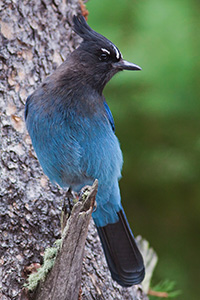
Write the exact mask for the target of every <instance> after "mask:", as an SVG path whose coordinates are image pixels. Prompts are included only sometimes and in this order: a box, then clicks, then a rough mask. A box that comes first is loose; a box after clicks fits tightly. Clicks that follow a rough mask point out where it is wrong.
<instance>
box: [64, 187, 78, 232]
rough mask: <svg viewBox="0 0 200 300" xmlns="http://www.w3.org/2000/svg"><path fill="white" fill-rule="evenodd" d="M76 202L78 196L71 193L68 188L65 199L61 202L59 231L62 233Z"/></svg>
mask: <svg viewBox="0 0 200 300" xmlns="http://www.w3.org/2000/svg"><path fill="white" fill-rule="evenodd" d="M77 201H78V195H77V194H76V193H75V192H73V191H72V190H71V189H70V188H69V189H68V191H67V193H66V198H65V199H64V200H63V204H62V211H61V231H62V232H63V230H64V228H65V226H66V223H67V220H68V219H69V217H70V215H71V212H72V209H73V207H74V204H76V202H77Z"/></svg>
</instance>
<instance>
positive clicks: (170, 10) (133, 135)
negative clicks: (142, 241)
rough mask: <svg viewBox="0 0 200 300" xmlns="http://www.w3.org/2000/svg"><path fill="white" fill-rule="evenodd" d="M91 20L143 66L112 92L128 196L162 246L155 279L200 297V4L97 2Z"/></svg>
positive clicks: (141, 225) (137, 225)
mask: <svg viewBox="0 0 200 300" xmlns="http://www.w3.org/2000/svg"><path fill="white" fill-rule="evenodd" d="M87 8H88V10H89V13H90V14H89V18H88V23H89V24H90V25H91V26H92V27H93V28H94V29H95V30H96V31H98V32H100V33H102V34H103V35H105V36H106V37H108V38H109V39H110V40H112V41H113V42H114V43H115V44H116V45H117V46H118V47H119V49H120V50H121V52H122V53H123V56H124V58H125V59H127V60H130V61H132V62H134V63H136V64H138V65H140V66H141V67H142V68H143V71H142V72H129V71H125V72H123V73H120V74H118V75H116V76H115V77H114V78H113V79H112V80H111V82H110V83H109V84H108V86H107V87H106V89H105V91H104V95H105V96H106V99H107V102H108V104H109V106H110V108H111V110H112V112H113V115H114V119H115V125H116V134H117V136H118V138H119V140H120V143H121V147H122V150H123V154H124V167H123V178H122V180H121V183H120V186H121V194H122V201H123V205H124V207H125V210H126V212H127V216H128V219H129V220H130V223H131V227H132V228H133V231H134V233H135V234H136V235H137V234H141V235H142V236H143V237H145V238H146V239H147V240H148V241H149V242H150V244H151V245H152V246H153V247H154V249H155V250H156V252H157V253H158V256H159V263H158V266H157V268H156V270H155V273H154V278H153V283H158V282H159V281H160V280H163V279H167V278H168V279H171V280H175V281H176V282H177V289H181V290H182V295H180V296H179V297H177V298H176V299H181V300H188V299H190V300H193V299H194V300H195V299H199V294H200V290H199V279H200V259H199V255H200V164H199V161H200V97H199V96H200V82H199V71H200V59H199V54H200V32H199V31H200V30H199V29H200V18H199V10H200V2H199V1H197V0H151V1H149V0H143V1H136V0H124V1H121V0H109V1H107V0H101V1H99V0H90V1H89V2H88V3H87Z"/></svg>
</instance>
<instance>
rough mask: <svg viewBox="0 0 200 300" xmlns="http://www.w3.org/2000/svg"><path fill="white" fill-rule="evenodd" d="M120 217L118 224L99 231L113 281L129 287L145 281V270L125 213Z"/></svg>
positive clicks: (101, 228) (121, 211)
mask: <svg viewBox="0 0 200 300" xmlns="http://www.w3.org/2000/svg"><path fill="white" fill-rule="evenodd" d="M118 216H119V221H118V222H117V223H114V224H108V225H106V226H104V227H97V230H98V234H99V237H100V239H101V243H102V246H103V249H104V253H105V256H106V260H107V263H108V266H109V269H110V272H111V275H112V278H113V280H115V281H117V282H118V283H119V284H120V285H121V286H125V287H129V286H132V285H135V284H139V283H140V282H141V281H142V280H143V279H144V275H145V269H144V263H143V258H142V255H141V253H140V251H139V249H138V247H137V244H136V241H135V239H134V237H133V234H132V232H131V229H130V227H129V224H128V221H127V219H126V216H125V213H124V211H123V210H120V211H119V212H118Z"/></svg>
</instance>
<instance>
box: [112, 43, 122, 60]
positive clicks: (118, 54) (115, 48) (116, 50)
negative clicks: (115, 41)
mask: <svg viewBox="0 0 200 300" xmlns="http://www.w3.org/2000/svg"><path fill="white" fill-rule="evenodd" d="M113 48H114V50H115V54H116V58H117V59H119V58H120V52H119V50H118V49H117V47H116V46H115V45H113Z"/></svg>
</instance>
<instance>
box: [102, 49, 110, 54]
mask: <svg viewBox="0 0 200 300" xmlns="http://www.w3.org/2000/svg"><path fill="white" fill-rule="evenodd" d="M101 51H103V52H106V53H108V54H109V55H110V51H108V50H107V49H105V48H101Z"/></svg>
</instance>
